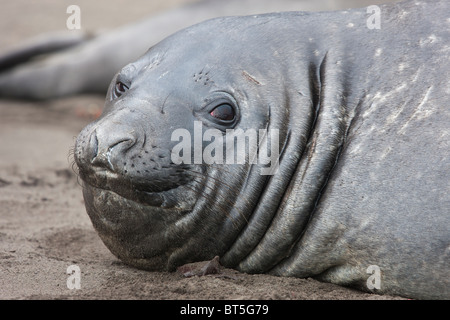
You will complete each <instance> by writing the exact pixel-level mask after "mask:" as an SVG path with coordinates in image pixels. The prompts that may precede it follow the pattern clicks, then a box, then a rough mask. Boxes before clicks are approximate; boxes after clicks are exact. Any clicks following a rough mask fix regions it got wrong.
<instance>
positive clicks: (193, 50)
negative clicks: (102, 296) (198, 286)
mask: <svg viewBox="0 0 450 320" xmlns="http://www.w3.org/2000/svg"><path fill="white" fill-rule="evenodd" d="M380 10H381V11H380V14H381V18H382V20H381V29H369V28H368V27H367V19H368V18H369V17H370V14H368V13H367V11H366V9H357V10H349V11H338V12H320V13H305V12H286V13H273V14H264V15H255V16H243V17H225V18H217V19H213V20H209V21H206V22H203V23H200V24H197V25H194V26H192V27H189V28H187V29H184V30H182V31H180V32H177V33H176V34H174V35H172V36H170V37H168V38H166V39H165V40H163V41H162V42H160V43H159V44H157V45H155V46H154V47H152V48H151V49H150V50H149V51H148V52H147V53H146V54H145V55H144V56H142V57H141V58H140V59H138V60H137V61H136V62H134V63H131V64H129V65H128V66H126V67H125V68H123V69H122V70H121V71H120V72H119V73H118V74H117V75H116V76H115V77H114V79H113V80H112V82H111V86H110V88H109V91H108V94H107V98H106V104H105V109H104V112H103V114H102V116H101V117H100V118H99V119H98V120H97V121H95V122H93V123H91V124H90V125H88V126H87V127H86V128H85V129H84V130H83V131H82V132H81V133H80V134H79V136H78V138H77V141H76V145H75V150H74V155H75V161H76V163H77V165H78V168H79V174H80V177H81V178H82V180H83V181H84V188H83V195H84V198H85V203H86V209H87V212H88V214H89V216H90V218H91V220H92V222H93V225H94V227H95V229H96V230H97V231H98V233H99V235H100V237H101V238H102V240H103V241H104V243H105V244H106V246H107V247H108V248H109V249H110V250H111V252H112V253H114V254H115V255H116V256H117V257H119V258H120V259H122V260H123V261H124V262H125V263H127V264H130V265H132V266H135V267H138V268H143V269H148V270H169V271H171V270H174V269H175V268H176V267H177V266H180V265H183V264H186V263H188V262H193V261H202V260H208V259H212V258H213V257H214V256H216V255H218V256H220V258H221V259H220V262H221V263H222V264H223V265H224V266H227V267H232V268H236V269H238V270H240V271H242V272H247V273H270V274H273V275H278V276H291V277H315V278H317V279H319V280H322V281H326V282H332V283H335V284H339V285H343V286H352V287H356V288H359V289H361V290H365V291H368V290H369V289H368V285H367V282H368V279H369V277H371V275H372V274H371V273H368V269H369V267H370V266H374V265H375V266H378V267H379V270H380V271H381V278H380V288H379V289H373V290H372V292H377V293H382V294H393V295H401V296H405V297H410V298H419V299H435V298H442V299H448V298H450V293H449V279H448V274H449V265H450V264H449V262H450V261H449V248H450V247H449V245H450V232H449V225H450V214H449V208H450V196H449V195H450V182H449V181H450V174H449V172H450V170H449V169H450V160H449V155H450V151H449V150H450V143H449V135H450V131H449V123H450V112H449V107H448V106H449V94H450V82H449V81H448V79H447V76H446V75H447V74H448V72H450V66H449V63H448V61H449V55H450V46H449V44H450V32H449V30H450V19H449V18H450V16H449V15H448V12H449V4H448V1H444V0H442V1H420V2H418V1H406V2H401V3H398V4H391V5H383V6H380ZM218 115H219V116H218ZM194 121H202V123H203V129H204V130H206V129H210V128H217V129H219V130H222V131H223V132H226V129H229V128H234V129H242V130H243V131H244V132H245V131H246V130H248V129H269V130H270V129H278V130H279V148H280V158H279V169H278V171H277V173H276V174H274V175H271V176H270V175H269V176H267V175H261V174H260V169H261V168H262V167H264V165H262V164H258V163H257V164H250V163H249V161H247V162H246V163H245V164H204V163H203V164H181V165H175V164H174V163H173V162H172V161H171V150H172V148H173V147H174V145H175V144H177V143H178V141H172V140H171V134H172V132H173V131H174V130H175V129H177V128H184V129H187V130H189V131H190V132H193V128H194V124H193V123H194ZM224 139H225V135H224ZM207 144H208V142H204V147H205V146H206V145H207ZM369 270H371V269H369ZM369 291H370V290H369Z"/></svg>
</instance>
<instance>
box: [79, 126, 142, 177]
mask: <svg viewBox="0 0 450 320" xmlns="http://www.w3.org/2000/svg"><path fill="white" fill-rule="evenodd" d="M121 131H122V130H118V131H116V133H115V134H114V133H105V132H104V131H98V130H94V131H93V132H92V133H91V136H90V138H89V144H88V148H87V155H88V158H89V159H90V163H91V164H92V165H93V166H97V167H103V168H106V169H109V170H111V171H114V164H113V163H114V162H115V160H114V158H113V153H114V154H116V157H117V154H124V153H125V152H127V150H129V149H130V148H132V147H133V146H134V145H135V144H136V141H137V137H135V136H134V135H133V134H132V133H133V131H129V132H128V133H124V132H123V131H122V132H121Z"/></svg>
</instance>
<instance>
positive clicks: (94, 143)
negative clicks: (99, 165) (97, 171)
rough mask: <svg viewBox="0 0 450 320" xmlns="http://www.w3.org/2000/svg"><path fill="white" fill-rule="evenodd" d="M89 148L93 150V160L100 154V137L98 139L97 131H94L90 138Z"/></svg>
mask: <svg viewBox="0 0 450 320" xmlns="http://www.w3.org/2000/svg"><path fill="white" fill-rule="evenodd" d="M89 149H90V150H91V152H92V153H91V154H92V156H91V161H93V160H94V159H95V157H97V154H98V139H97V132H96V131H94V132H93V133H92V134H91V137H90V139H89Z"/></svg>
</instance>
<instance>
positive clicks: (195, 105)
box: [75, 16, 315, 270]
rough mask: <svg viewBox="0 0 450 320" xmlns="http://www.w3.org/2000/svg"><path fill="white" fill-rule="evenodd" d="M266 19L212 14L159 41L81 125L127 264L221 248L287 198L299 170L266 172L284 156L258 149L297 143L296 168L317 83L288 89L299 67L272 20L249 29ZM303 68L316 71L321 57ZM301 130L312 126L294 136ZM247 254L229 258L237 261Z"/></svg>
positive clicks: (108, 231) (94, 204) (84, 170)
mask: <svg viewBox="0 0 450 320" xmlns="http://www.w3.org/2000/svg"><path fill="white" fill-rule="evenodd" d="M258 19H259V20H258ZM258 19H257V18H253V17H241V18H219V19H214V20H211V21H208V22H206V23H202V24H199V25H196V26H193V27H191V28H188V29H186V30H183V31H181V32H179V33H177V34H175V35H173V36H171V37H169V38H167V39H166V40H164V41H163V42H161V43H159V44H158V45H156V46H154V47H152V48H151V49H150V50H149V51H148V52H147V53H146V54H145V55H144V56H143V57H141V58H140V59H139V60H137V61H136V62H134V63H131V64H129V65H127V66H126V67H124V68H123V69H122V70H121V71H120V72H119V73H118V74H117V75H116V76H115V77H114V79H113V80H112V83H111V85H110V88H109V91H108V94H107V98H106V104H105V108H104V111H103V114H102V115H101V117H100V118H99V119H98V120H97V121H95V122H93V123H91V124H90V125H88V126H87V127H86V128H85V129H84V130H83V131H82V132H81V133H80V134H79V136H78V138H77V141H76V146H75V161H76V164H77V166H78V168H79V173H80V177H81V178H82V180H83V182H84V188H83V194H84V198H85V204H86V208H87V212H88V214H89V216H90V218H91V220H92V222H93V225H94V227H95V229H96V230H97V231H98V233H99V235H100V237H101V238H102V240H103V241H104V243H105V244H106V246H107V247H108V248H109V249H110V250H111V251H112V252H113V253H114V254H115V255H116V256H118V257H119V258H120V259H122V260H123V261H124V262H126V263H129V264H131V265H134V266H137V267H140V268H145V269H151V270H173V269H174V268H176V267H177V266H178V265H181V264H184V263H187V262H191V261H199V260H205V259H211V258H212V257H214V256H215V255H219V256H221V257H223V256H224V255H225V254H226V252H227V251H229V250H230V248H231V246H232V245H233V243H234V242H235V240H236V239H237V238H238V236H239V234H240V233H241V232H242V231H243V229H244V228H245V227H246V226H247V224H248V221H249V220H250V219H251V216H252V214H254V213H255V212H258V211H264V212H270V213H271V214H272V215H273V214H274V213H275V212H276V210H277V208H278V206H279V204H280V202H282V195H283V194H284V193H285V192H286V188H287V181H289V180H288V179H289V178H287V179H286V177H285V178H279V176H278V174H276V175H271V174H270V173H267V172H266V173H264V172H263V171H262V170H263V169H269V168H275V167H274V165H275V163H274V161H273V160H275V162H276V161H277V160H278V157H277V158H275V159H273V157H271V158H270V159H271V160H272V161H271V162H268V161H260V160H261V157H260V154H259V153H258V152H251V151H249V150H250V149H251V148H252V144H253V148H254V150H253V151H255V150H260V149H261V145H265V146H271V145H274V146H275V145H277V146H278V147H279V148H278V150H276V151H275V149H273V148H272V153H273V152H274V151H275V154H276V155H278V151H280V152H281V156H282V151H285V150H286V149H289V148H291V149H292V148H293V150H295V152H292V150H291V152H290V156H289V157H288V158H287V159H285V160H283V161H284V162H283V163H281V166H280V171H283V172H282V175H283V176H286V175H292V173H293V171H294V169H295V167H296V165H297V162H298V159H299V157H300V154H301V152H302V146H304V145H305V141H306V137H307V135H308V134H309V130H308V128H309V126H310V123H311V122H312V121H311V120H312V117H313V114H314V112H313V109H312V101H313V100H314V99H315V98H314V97H311V95H309V94H303V92H305V93H308V92H312V91H313V89H312V85H310V82H309V81H306V82H305V84H304V85H299V86H298V87H297V89H296V90H294V92H288V91H287V90H286V87H285V83H289V82H290V81H292V79H289V75H290V74H292V73H295V74H298V72H293V70H289V68H288V67H287V66H286V64H285V63H284V61H285V57H283V52H281V51H280V50H279V49H277V48H278V47H277V46H276V45H275V44H274V43H267V42H265V41H264V38H265V37H266V36H267V34H266V32H268V30H269V28H268V29H264V28H262V29H261V28H260V29H258V30H256V31H255V32H248V30H249V28H251V27H253V26H254V25H256V24H259V23H261V22H264V21H263V20H268V21H269V20H270V19H269V18H268V17H264V16H261V17H259V18H258ZM244 31H245V32H244ZM280 41H283V40H282V39H280ZM304 69H305V70H306V71H305V72H306V74H308V70H312V68H311V62H306V63H305V66H304ZM314 72H315V71H314ZM307 76H308V75H307ZM299 92H301V93H302V94H299ZM293 101H295V104H296V108H297V109H296V110H297V111H295V110H294V111H293V110H290V107H289V105H290V104H292V102H293ZM299 114H302V116H301V117H300V116H299ZM293 122H295V126H293V125H291V124H292V123H293ZM273 129H276V130H279V132H277V135H276V139H277V140H279V141H275V140H273V139H275V138H273V137H275V135H271V134H270V130H273ZM295 131H299V132H300V131H302V134H301V135H295V138H293V132H295ZM230 132H233V134H234V136H233V135H229V134H227V133H230ZM253 134H255V135H256V141H255V140H254V139H253V138H254V137H255V136H254V135H253ZM240 138H243V139H244V140H241V141H245V139H247V142H248V143H247V145H245V146H244V147H243V146H242V145H239V143H238V141H239V139H240ZM252 139H253V140H252ZM271 139H272V140H273V141H271ZM235 141H236V143H234V142H235ZM289 141H291V144H292V145H291V146H289ZM255 142H256V145H255V144H254V143H255ZM272 142H273V143H272ZM275 142H276V143H275ZM278 142H279V144H277V143H278ZM243 148H244V150H245V154H244V158H243V159H244V161H242V158H241V160H240V158H239V156H240V155H241V154H240V152H242V149H243ZM263 151H264V152H266V158H267V155H270V151H268V152H267V150H265V149H264V150H263ZM211 160H212V161H211ZM269 187H270V188H269ZM240 250H241V249H239V248H236V249H234V251H233V252H235V253H236V252H237V253H240V252H241V251H240ZM237 256H239V254H238V255H237ZM237 256H234V255H233V258H231V256H230V258H229V259H228V261H223V262H225V264H227V265H234V264H236V263H237V262H239V258H238V257H237ZM244 256H245V254H244Z"/></svg>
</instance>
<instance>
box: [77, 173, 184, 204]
mask: <svg viewBox="0 0 450 320" xmlns="http://www.w3.org/2000/svg"><path fill="white" fill-rule="evenodd" d="M79 176H80V178H81V179H82V181H83V182H84V183H85V184H87V185H89V186H91V187H94V188H97V189H101V190H105V191H109V192H113V193H115V194H117V195H118V196H120V197H122V198H125V199H127V200H131V201H134V202H137V203H140V204H142V205H145V206H151V207H160V208H163V209H164V208H175V207H177V205H178V201H177V199H178V198H179V195H180V194H181V193H183V192H186V190H187V188H189V186H186V185H180V184H174V183H165V184H161V183H156V182H155V183H152V181H148V180H144V179H142V180H141V181H139V180H138V181H133V180H132V179H130V178H129V177H124V176H122V175H121V174H119V173H116V172H111V171H108V170H102V169H100V168H96V169H93V170H92V172H89V173H86V172H82V171H80V173H79Z"/></svg>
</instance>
